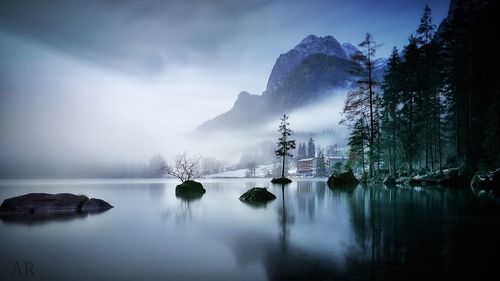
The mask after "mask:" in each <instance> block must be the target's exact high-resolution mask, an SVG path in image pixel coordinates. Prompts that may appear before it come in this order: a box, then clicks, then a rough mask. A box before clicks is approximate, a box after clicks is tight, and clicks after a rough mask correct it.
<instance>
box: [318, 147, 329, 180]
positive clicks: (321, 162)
mask: <svg viewBox="0 0 500 281" xmlns="http://www.w3.org/2000/svg"><path fill="white" fill-rule="evenodd" d="M326 175H327V172H326V165H325V156H324V155H323V151H322V150H318V159H317V162H316V176H318V177H324V176H326Z"/></svg>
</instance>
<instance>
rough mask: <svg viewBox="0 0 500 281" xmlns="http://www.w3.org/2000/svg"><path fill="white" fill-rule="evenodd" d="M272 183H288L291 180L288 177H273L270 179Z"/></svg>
mask: <svg viewBox="0 0 500 281" xmlns="http://www.w3.org/2000/svg"><path fill="white" fill-rule="evenodd" d="M271 182H272V183H279V184H288V183H291V182H292V180H291V179H289V178H273V179H272V180H271Z"/></svg>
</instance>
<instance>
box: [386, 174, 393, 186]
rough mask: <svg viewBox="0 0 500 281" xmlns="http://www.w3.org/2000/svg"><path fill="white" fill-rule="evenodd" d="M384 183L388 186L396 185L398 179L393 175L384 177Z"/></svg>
mask: <svg viewBox="0 0 500 281" xmlns="http://www.w3.org/2000/svg"><path fill="white" fill-rule="evenodd" d="M384 184H385V185H387V186H394V185H396V179H395V178H394V177H392V176H387V177H385V179H384Z"/></svg>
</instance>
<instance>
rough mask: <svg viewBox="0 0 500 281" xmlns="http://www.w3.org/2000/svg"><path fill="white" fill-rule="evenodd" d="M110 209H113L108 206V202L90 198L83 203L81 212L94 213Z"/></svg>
mask: <svg viewBox="0 0 500 281" xmlns="http://www.w3.org/2000/svg"><path fill="white" fill-rule="evenodd" d="M111 208H113V206H111V205H109V203H108V202H106V201H104V200H101V199H97V198H91V199H89V200H87V201H85V203H83V205H82V212H95V211H101V210H107V209H111Z"/></svg>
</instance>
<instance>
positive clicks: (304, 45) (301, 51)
mask: <svg viewBox="0 0 500 281" xmlns="http://www.w3.org/2000/svg"><path fill="white" fill-rule="evenodd" d="M312 54H324V55H328V56H335V57H338V58H342V59H346V58H347V55H346V52H345V51H344V49H343V48H342V46H341V45H340V43H339V42H338V41H337V39H335V38H334V37H333V36H324V37H318V36H316V35H309V36H307V37H306V38H304V39H303V40H302V41H301V42H300V43H299V44H297V45H296V46H295V47H294V48H293V49H291V50H290V51H288V52H287V53H285V54H281V55H280V56H279V57H278V59H277V60H276V63H275V65H274V67H273V70H272V71H271V75H270V76H269V80H268V83H267V88H266V90H267V91H274V90H276V89H277V88H278V87H279V86H281V85H282V84H283V82H284V80H285V79H286V77H287V75H288V74H289V73H290V72H291V71H292V70H293V69H294V68H295V67H296V66H297V65H298V64H300V63H301V62H302V61H303V60H304V59H305V58H307V57H308V56H310V55H312Z"/></svg>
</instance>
